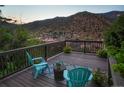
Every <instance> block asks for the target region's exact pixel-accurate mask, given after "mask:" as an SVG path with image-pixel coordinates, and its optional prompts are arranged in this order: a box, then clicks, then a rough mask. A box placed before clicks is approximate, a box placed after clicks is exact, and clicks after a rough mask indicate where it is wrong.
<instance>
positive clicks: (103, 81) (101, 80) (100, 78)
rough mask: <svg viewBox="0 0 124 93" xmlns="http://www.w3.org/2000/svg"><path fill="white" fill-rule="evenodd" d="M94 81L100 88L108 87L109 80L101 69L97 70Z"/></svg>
mask: <svg viewBox="0 0 124 93" xmlns="http://www.w3.org/2000/svg"><path fill="white" fill-rule="evenodd" d="M93 81H94V82H95V84H97V85H98V86H100V87H105V86H108V78H107V76H106V74H105V73H102V72H101V71H100V69H97V70H96V71H95V72H94V73H93Z"/></svg>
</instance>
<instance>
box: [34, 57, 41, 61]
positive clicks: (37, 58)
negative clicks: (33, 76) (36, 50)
mask: <svg viewBox="0 0 124 93" xmlns="http://www.w3.org/2000/svg"><path fill="white" fill-rule="evenodd" d="M39 59H41V60H42V57H37V58H33V59H32V60H33V61H34V60H39Z"/></svg>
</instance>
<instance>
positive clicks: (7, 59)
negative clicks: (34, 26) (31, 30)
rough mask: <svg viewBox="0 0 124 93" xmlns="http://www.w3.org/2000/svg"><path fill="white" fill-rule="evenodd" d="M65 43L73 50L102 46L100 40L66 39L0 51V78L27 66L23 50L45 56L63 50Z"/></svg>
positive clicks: (91, 49)
mask: <svg viewBox="0 0 124 93" xmlns="http://www.w3.org/2000/svg"><path fill="white" fill-rule="evenodd" d="M65 45H70V46H71V47H72V49H73V50H74V51H80V52H84V53H87V52H88V53H95V52H96V51H97V50H98V49H101V48H103V42H102V41H75V40H73V41H72V40H66V41H60V42H54V43H47V44H41V45H35V46H31V47H24V48H19V49H14V50H9V51H5V52H1V53H0V79H2V78H4V77H6V76H8V75H11V74H13V73H16V72H17V71H21V70H22V69H24V68H27V67H29V66H30V65H29V64H28V61H27V56H26V53H25V51H29V53H31V54H32V55H33V56H34V57H38V56H42V57H44V58H45V59H46V60H47V58H49V57H51V56H54V55H56V54H58V53H61V52H63V48H64V46H65Z"/></svg>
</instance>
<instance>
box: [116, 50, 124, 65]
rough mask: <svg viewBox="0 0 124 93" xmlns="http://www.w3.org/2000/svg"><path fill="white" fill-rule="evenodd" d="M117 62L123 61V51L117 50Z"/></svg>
mask: <svg viewBox="0 0 124 93" xmlns="http://www.w3.org/2000/svg"><path fill="white" fill-rule="evenodd" d="M115 59H116V61H117V63H124V52H121V51H120V52H119V53H117V54H116V55H115Z"/></svg>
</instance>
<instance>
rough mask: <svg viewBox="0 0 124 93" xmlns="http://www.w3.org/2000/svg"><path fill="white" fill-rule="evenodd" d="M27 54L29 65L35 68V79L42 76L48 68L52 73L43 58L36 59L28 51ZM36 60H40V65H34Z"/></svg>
mask: <svg viewBox="0 0 124 93" xmlns="http://www.w3.org/2000/svg"><path fill="white" fill-rule="evenodd" d="M26 54H27V57H28V63H29V64H30V65H32V67H33V75H34V79H36V78H37V77H38V76H39V75H40V74H42V73H43V72H44V70H46V69H47V68H48V71H49V73H50V69H49V66H48V63H47V62H46V61H45V60H44V58H43V57H37V58H34V57H33V56H32V55H31V54H29V53H28V52H27V51H26ZM35 60H39V61H40V62H39V63H38V64H34V61H35Z"/></svg>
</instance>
